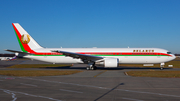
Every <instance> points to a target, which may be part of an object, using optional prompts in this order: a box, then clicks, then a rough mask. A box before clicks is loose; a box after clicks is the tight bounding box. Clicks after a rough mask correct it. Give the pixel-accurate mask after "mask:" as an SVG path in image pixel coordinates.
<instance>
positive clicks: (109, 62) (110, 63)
mask: <svg viewBox="0 0 180 101" xmlns="http://www.w3.org/2000/svg"><path fill="white" fill-rule="evenodd" d="M96 65H101V66H102V65H103V66H104V67H105V68H111V67H118V65H119V59H117V58H105V59H104V60H103V61H99V62H96Z"/></svg>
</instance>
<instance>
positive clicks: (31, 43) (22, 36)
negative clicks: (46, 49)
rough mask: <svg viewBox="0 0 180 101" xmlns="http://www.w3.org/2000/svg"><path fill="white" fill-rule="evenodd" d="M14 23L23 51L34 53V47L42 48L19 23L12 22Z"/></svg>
mask: <svg viewBox="0 0 180 101" xmlns="http://www.w3.org/2000/svg"><path fill="white" fill-rule="evenodd" d="M12 25H13V27H14V31H15V34H16V36H17V39H18V42H19V45H20V47H21V50H22V51H23V52H28V53H34V51H33V50H34V49H38V48H42V47H41V46H40V45H39V44H38V43H37V42H36V41H35V40H34V39H33V38H32V37H31V36H30V35H29V34H28V33H27V32H26V31H25V30H24V29H23V28H22V27H21V25H20V24H19V23H12Z"/></svg>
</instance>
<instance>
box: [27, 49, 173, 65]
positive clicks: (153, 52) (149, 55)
mask: <svg viewBox="0 0 180 101" xmlns="http://www.w3.org/2000/svg"><path fill="white" fill-rule="evenodd" d="M52 50H61V51H67V52H74V53H82V54H87V55H94V56H101V57H103V58H117V59H118V60H119V63H120V64H157V63H164V62H168V61H171V60H173V59H175V56H174V55H173V54H168V51H167V50H164V49H159V48H40V49H36V50H34V51H35V52H37V53H41V55H36V54H35V55H27V56H24V57H25V58H31V59H35V60H40V61H45V62H51V63H83V61H82V60H81V59H75V58H72V57H68V56H64V55H56V53H52ZM48 53H50V54H48Z"/></svg>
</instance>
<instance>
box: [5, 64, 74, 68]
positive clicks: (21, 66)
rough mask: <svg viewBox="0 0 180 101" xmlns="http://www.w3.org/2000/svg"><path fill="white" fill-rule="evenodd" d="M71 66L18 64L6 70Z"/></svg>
mask: <svg viewBox="0 0 180 101" xmlns="http://www.w3.org/2000/svg"><path fill="white" fill-rule="evenodd" d="M65 66H71V65H66V64H18V65H13V66H10V67H7V68H48V67H65Z"/></svg>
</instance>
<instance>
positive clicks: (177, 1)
mask: <svg viewBox="0 0 180 101" xmlns="http://www.w3.org/2000/svg"><path fill="white" fill-rule="evenodd" d="M179 5H180V0H0V15H1V16H0V53H7V52H5V51H4V49H13V50H20V46H19V44H18V41H17V39H16V36H15V33H14V29H13V27H12V24H11V23H20V24H21V26H22V27H23V28H24V29H25V30H26V31H27V32H28V33H29V34H30V35H31V36H32V37H33V38H34V39H35V40H36V41H37V42H38V43H39V44H40V45H41V46H43V47H48V48H58V47H64V48H71V47H73V48H82V47H88V48H90V47H99V48H126V47H128V46H129V47H132V48H134V47H138V48H139V47H142V48H143V47H147V48H163V49H167V50H169V51H171V52H173V53H180V45H179V44H180V41H179V40H180V6H179Z"/></svg>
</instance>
